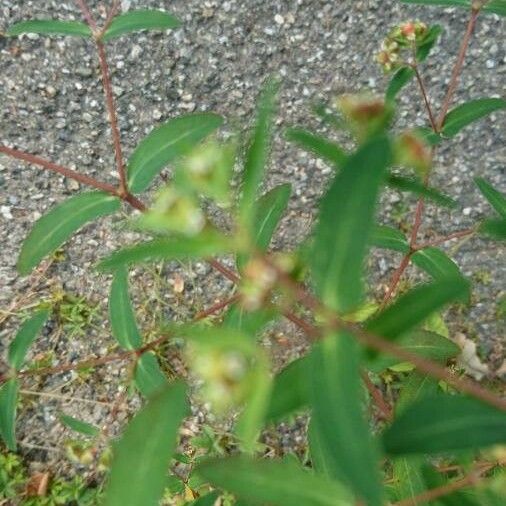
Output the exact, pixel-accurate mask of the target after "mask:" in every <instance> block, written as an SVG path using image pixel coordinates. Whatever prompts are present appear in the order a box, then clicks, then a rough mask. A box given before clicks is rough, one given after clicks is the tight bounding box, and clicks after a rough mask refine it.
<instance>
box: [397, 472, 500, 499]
mask: <svg viewBox="0 0 506 506" xmlns="http://www.w3.org/2000/svg"><path fill="white" fill-rule="evenodd" d="M493 467H494V464H489V465H488V466H486V467H483V468H481V469H478V470H475V471H473V472H472V473H470V474H468V475H467V476H465V477H464V478H461V479H460V480H456V481H453V482H451V483H446V484H444V485H441V486H440V487H436V488H433V489H431V490H427V491H425V492H423V493H422V494H419V495H417V496H415V497H410V498H409V499H403V500H402V501H398V502H395V503H393V504H392V506H417V505H419V504H422V503H426V502H430V501H433V500H434V499H438V498H439V497H443V496H445V495H449V494H451V493H453V492H455V491H457V490H460V489H462V488H465V487H469V486H472V485H476V483H477V482H478V481H480V478H481V476H482V475H483V474H485V473H486V472H487V471H490V469H492V468H493Z"/></svg>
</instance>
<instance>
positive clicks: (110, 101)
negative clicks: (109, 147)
mask: <svg viewBox="0 0 506 506" xmlns="http://www.w3.org/2000/svg"><path fill="white" fill-rule="evenodd" d="M96 45H97V52H98V59H99V61H100V70H101V72H102V85H103V87H104V93H105V98H106V104H107V111H108V113H109V123H110V124H111V133H112V140H113V144H114V156H115V159H116V167H117V170H118V174H119V180H120V186H119V193H120V195H127V194H128V182H127V176H126V170H125V163H124V161H123V151H122V149H121V137H120V132H119V128H118V117H117V114H116V106H115V103H114V94H113V91H112V85H111V77H110V73H109V65H108V63H107V55H106V52H105V46H104V44H103V42H102V41H100V40H98V39H97V41H96Z"/></svg>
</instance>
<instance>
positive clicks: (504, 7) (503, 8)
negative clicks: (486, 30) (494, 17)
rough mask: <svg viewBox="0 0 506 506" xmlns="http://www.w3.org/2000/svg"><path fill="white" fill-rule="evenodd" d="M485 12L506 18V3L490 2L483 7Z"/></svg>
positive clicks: (499, 0) (503, 0)
mask: <svg viewBox="0 0 506 506" xmlns="http://www.w3.org/2000/svg"><path fill="white" fill-rule="evenodd" d="M483 10H484V11H485V12H491V13H493V14H499V16H506V1H505V0H490V2H488V3H487V4H485V6H484V7H483Z"/></svg>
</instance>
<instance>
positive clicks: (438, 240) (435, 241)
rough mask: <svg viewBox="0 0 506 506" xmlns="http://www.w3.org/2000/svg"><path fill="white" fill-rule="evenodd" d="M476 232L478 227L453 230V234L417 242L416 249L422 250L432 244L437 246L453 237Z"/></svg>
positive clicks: (458, 237)
mask: <svg viewBox="0 0 506 506" xmlns="http://www.w3.org/2000/svg"><path fill="white" fill-rule="evenodd" d="M475 233H476V227H474V228H466V229H465V230H459V231H457V232H452V233H451V234H448V235H445V236H442V237H436V238H435V239H432V240H431V241H427V242H423V243H420V244H417V245H416V246H415V250H416V251H418V250H421V249H424V248H429V247H431V246H437V245H438V244H443V243H445V242H448V241H451V240H452V239H460V238H461V237H467V236H469V235H473V234H475Z"/></svg>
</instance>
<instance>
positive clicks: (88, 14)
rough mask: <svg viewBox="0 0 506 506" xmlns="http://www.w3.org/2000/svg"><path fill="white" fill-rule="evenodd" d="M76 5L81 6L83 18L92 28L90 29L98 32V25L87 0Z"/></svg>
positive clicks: (80, 0) (79, 1) (77, 1)
mask: <svg viewBox="0 0 506 506" xmlns="http://www.w3.org/2000/svg"><path fill="white" fill-rule="evenodd" d="M76 4H77V5H78V6H79V8H80V9H81V11H82V13H83V17H84V19H85V20H86V23H88V25H89V26H90V28H91V29H92V30H93V31H96V29H97V23H96V21H95V19H94V17H93V14H92V13H91V11H90V8H89V7H88V4H87V3H86V1H85V0H76Z"/></svg>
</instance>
